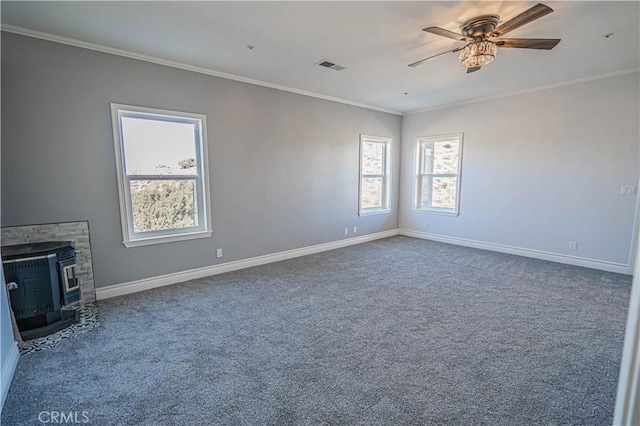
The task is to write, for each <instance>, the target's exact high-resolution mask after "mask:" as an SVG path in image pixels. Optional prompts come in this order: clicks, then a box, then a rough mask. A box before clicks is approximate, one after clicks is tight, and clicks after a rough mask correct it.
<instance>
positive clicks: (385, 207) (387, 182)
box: [358, 134, 393, 216]
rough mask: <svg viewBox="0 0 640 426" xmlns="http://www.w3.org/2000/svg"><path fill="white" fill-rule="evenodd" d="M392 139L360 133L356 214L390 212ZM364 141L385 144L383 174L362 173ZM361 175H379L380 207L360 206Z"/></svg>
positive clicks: (367, 214)
mask: <svg viewBox="0 0 640 426" xmlns="http://www.w3.org/2000/svg"><path fill="white" fill-rule="evenodd" d="M392 141H393V139H391V138H386V137H381V136H369V135H363V134H361V135H360V151H359V152H358V156H359V157H360V158H359V163H360V168H359V172H358V216H370V215H374V214H387V213H390V212H391V143H392ZM365 142H375V143H384V144H385V155H384V159H385V162H384V172H385V173H384V174H383V175H366V176H363V174H362V168H363V166H364V165H363V164H362V147H363V145H364V143H365ZM363 177H381V178H382V180H383V185H382V207H368V208H363V207H362V178H363Z"/></svg>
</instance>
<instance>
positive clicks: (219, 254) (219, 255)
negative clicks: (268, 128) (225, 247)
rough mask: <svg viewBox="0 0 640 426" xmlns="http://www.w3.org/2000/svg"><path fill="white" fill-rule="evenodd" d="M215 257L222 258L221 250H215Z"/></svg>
mask: <svg viewBox="0 0 640 426" xmlns="http://www.w3.org/2000/svg"><path fill="white" fill-rule="evenodd" d="M216 257H217V258H220V257H222V249H221V248H219V249H218V250H216Z"/></svg>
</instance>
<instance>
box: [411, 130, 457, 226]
mask: <svg viewBox="0 0 640 426" xmlns="http://www.w3.org/2000/svg"><path fill="white" fill-rule="evenodd" d="M452 139H457V140H458V173H457V175H453V174H452V175H451V176H456V177H457V179H456V204H455V207H454V208H453V209H448V208H442V207H422V206H421V205H420V195H419V191H421V190H422V186H421V184H420V183H421V179H422V176H423V175H422V173H421V171H422V167H421V166H422V164H421V161H422V155H421V152H420V151H421V149H420V145H421V144H422V143H424V142H426V143H431V142H446V141H450V140H452ZM463 139H464V133H451V134H447V135H437V136H424V137H418V138H416V150H415V154H416V161H415V174H414V179H413V185H414V190H413V197H414V200H413V209H412V210H414V211H416V212H419V213H430V214H440V215H445V216H459V215H460V184H461V181H462V145H463Z"/></svg>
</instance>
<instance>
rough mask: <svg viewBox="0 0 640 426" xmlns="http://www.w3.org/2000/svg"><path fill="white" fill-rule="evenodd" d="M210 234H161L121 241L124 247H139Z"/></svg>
mask: <svg viewBox="0 0 640 426" xmlns="http://www.w3.org/2000/svg"><path fill="white" fill-rule="evenodd" d="M210 236H211V231H199V232H190V233H188V234H177V235H162V236H157V237H150V238H140V239H136V240H129V241H123V242H122V244H124V245H125V247H127V248H130V247H141V246H150V245H153V244H163V243H173V242H176V241H185V240H195V239H197V238H207V237H210Z"/></svg>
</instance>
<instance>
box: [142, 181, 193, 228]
mask: <svg viewBox="0 0 640 426" xmlns="http://www.w3.org/2000/svg"><path fill="white" fill-rule="evenodd" d="M130 188H131V204H132V207H133V228H134V232H146V231H159V230H163V229H179V228H188V227H192V226H198V207H197V196H196V182H195V180H191V179H188V180H131V182H130Z"/></svg>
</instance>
